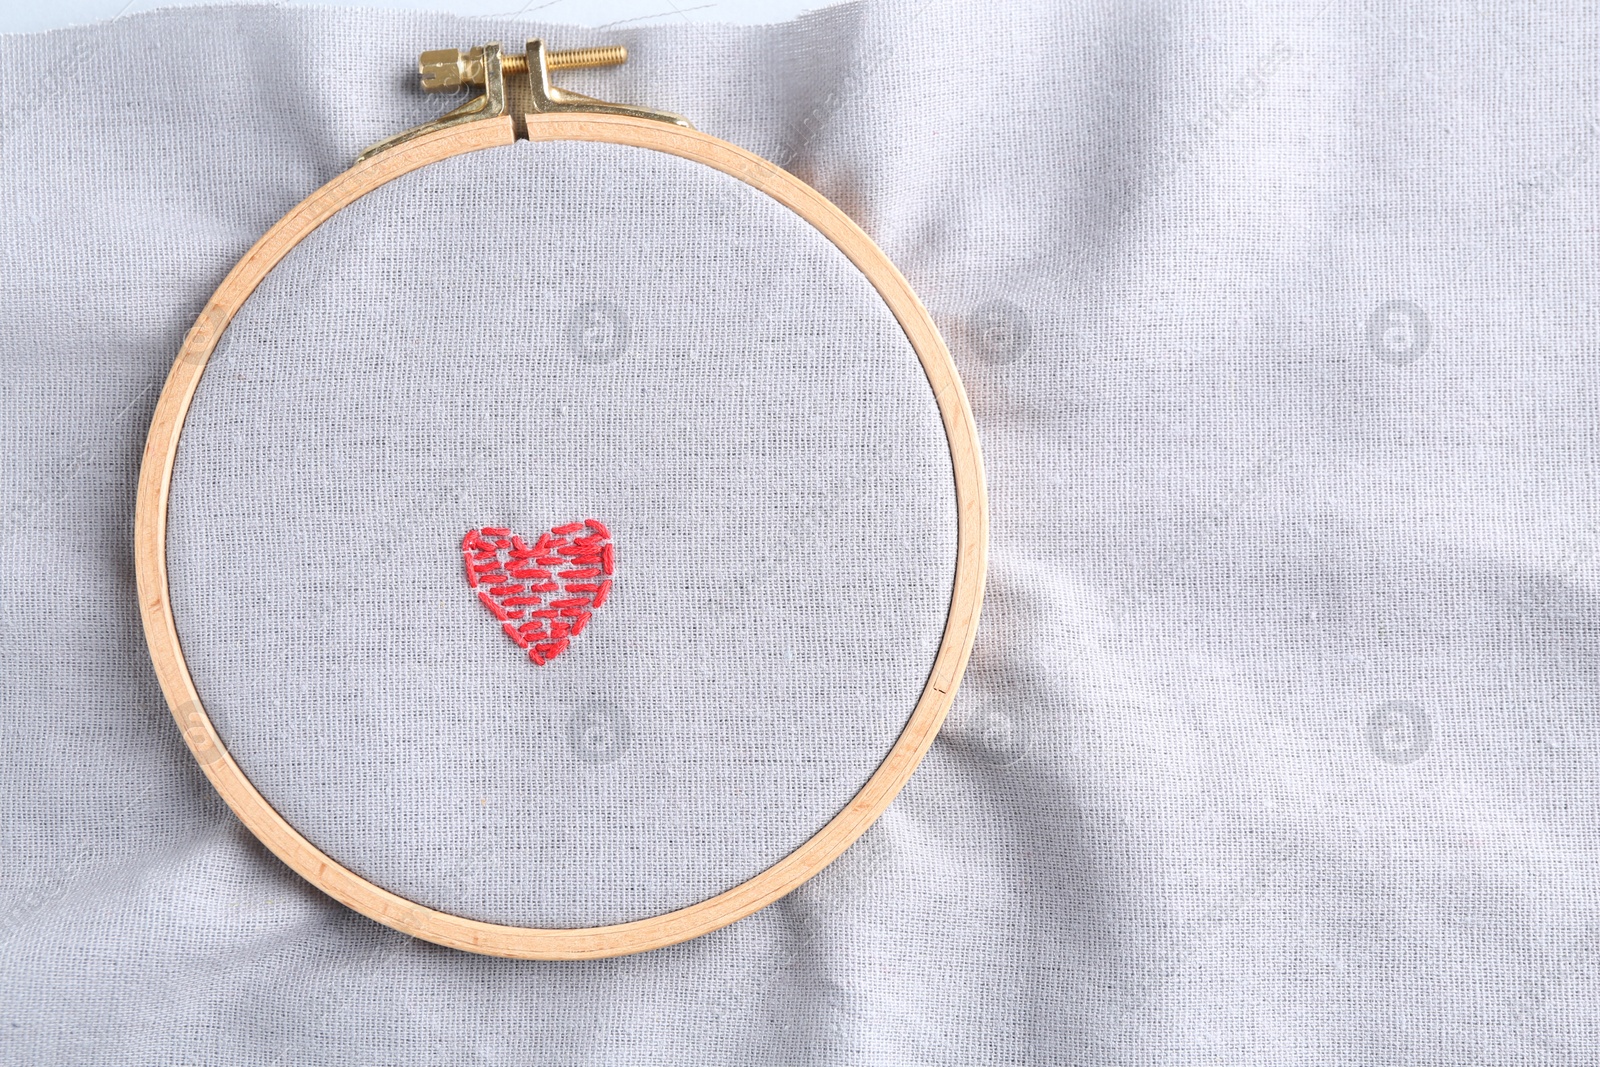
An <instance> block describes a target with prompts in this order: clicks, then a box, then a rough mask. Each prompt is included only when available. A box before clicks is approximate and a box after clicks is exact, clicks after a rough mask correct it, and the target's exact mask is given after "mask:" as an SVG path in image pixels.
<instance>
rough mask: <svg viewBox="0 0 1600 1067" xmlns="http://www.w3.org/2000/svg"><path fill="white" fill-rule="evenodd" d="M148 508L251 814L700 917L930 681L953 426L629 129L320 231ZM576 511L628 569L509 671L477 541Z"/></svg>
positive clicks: (699, 184) (637, 915)
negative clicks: (471, 547)
mask: <svg viewBox="0 0 1600 1067" xmlns="http://www.w3.org/2000/svg"><path fill="white" fill-rule="evenodd" d="M168 515H169V522H170V523H171V525H170V527H169V532H168V541H167V558H168V567H169V573H170V577H171V582H172V599H173V614H174V617H175V618H176V620H177V623H178V632H179V637H180V639H181V641H182V644H183V649H184V655H185V657H186V659H187V661H188V663H189V669H190V672H191V673H192V674H193V676H194V678H195V685H196V687H197V688H198V689H199V692H200V698H201V701H202V702H203V703H204V704H205V706H206V709H207V710H208V711H209V712H210V714H211V715H212V717H213V720H214V721H215V722H216V724H217V729H218V730H219V732H220V733H221V734H222V737H223V740H224V741H225V743H226V744H227V745H228V747H229V750H230V751H231V752H232V753H233V755H234V758H235V759H236V760H238V762H239V765H240V767H241V768H242V769H243V770H244V772H245V774H247V775H248V776H249V777H250V780H251V781H252V782H253V783H255V785H256V787H257V788H258V789H260V790H261V792H262V794H263V795H264V796H265V797H266V798H267V800H268V801H269V802H270V803H271V804H272V805H273V807H275V808H276V809H277V810H278V811H279V812H280V813H281V814H282V815H283V816H284V817H285V818H286V819H288V820H289V822H290V823H291V824H292V825H294V826H295V827H297V828H298V829H299V830H300V831H301V832H302V833H304V834H305V835H306V836H307V837H308V838H309V839H310V840H311V841H312V842H313V843H314V844H316V845H318V846H319V847H321V848H322V849H323V850H324V851H325V852H327V853H329V854H330V855H331V856H333V857H334V858H335V859H337V860H339V861H340V862H342V863H344V864H346V865H347V866H349V867H351V868H352V869H353V870H356V871H358V872H360V873H361V874H362V875H364V876H366V877H368V878H370V879H371V880H373V881H374V882H376V883H377V884H379V885H381V886H383V887H385V888H387V889H390V890H393V891H394V892H397V893H400V894H401V895H402V896H405V897H407V898H408V899H412V900H416V901H418V902H419V903H423V904H426V905H428V906H429V907H433V908H439V909H442V910H445V911H449V912H452V913H455V914H459V915H467V916H470V917H472V918H478V919H485V920H488V921H491V922H503V923H511V924H515V925H522V926H594V925H602V924H605V923H614V922H625V921H628V920H631V919H641V918H646V917H648V916H651V915H657V914H660V913H662V912H666V911H671V910H673V909H675V908H681V907H685V906H687V905H689V904H693V903H695V902H696V901H699V900H703V899H705V898H706V897H709V896H712V895H714V894H716V893H718V892H720V891H722V890H724V889H729V888H731V887H733V886H735V885H737V884H739V883H740V882H743V881H745V880H746V879H748V878H751V877H753V876H755V875H756V874H758V873H760V872H761V871H762V870H764V869H766V868H767V867H769V866H771V865H772V864H773V863H775V862H777V861H778V860H779V859H781V858H782V857H783V856H785V855H786V854H788V853H789V852H791V851H793V850H794V849H795V848H796V847H798V846H799V845H800V844H801V843H802V842H803V841H805V840H806V839H807V838H809V837H810V836H811V835H812V834H814V833H815V832H816V831H817V830H819V829H821V828H822V826H823V824H824V823H826V822H827V821H828V819H830V818H831V817H832V816H833V815H834V814H836V813H837V812H838V811H839V810H840V809H842V808H843V807H844V806H845V804H846V803H848V801H849V799H850V798H851V797H852V796H854V795H855V793H856V792H857V791H858V790H859V789H860V788H861V786H862V784H863V783H864V782H865V781H866V779H867V776H868V775H870V774H871V773H872V771H873V770H874V769H875V768H876V767H877V765H878V763H879V762H880V761H881V760H882V759H883V757H884V754H885V753H887V752H888V751H889V749H890V748H891V747H892V746H893V744H894V740H895V737H896V736H897V735H898V734H899V732H900V730H901V729H902V728H903V727H904V725H905V721H906V718H907V717H908V715H909V714H910V712H911V709H912V708H913V707H915V705H916V703H917V700H918V699H919V697H920V696H921V692H922V687H923V685H924V684H925V683H926V682H927V679H928V672H929V669H930V668H931V666H932V663H933V654H934V652H935V651H936V649H937V648H938V643H939V639H940V637H941V635H942V632H943V630H944V626H945V618H946V615H947V613H948V609H949V604H950V594H951V581H952V577H953V574H954V566H955V482H954V476H953V474H952V471H951V465H950V452H949V445H948V442H947V441H946V438H945V435H944V430H943V427H942V426H941V424H940V421H939V411H938V407H937V406H936V405H935V403H934V400H933V392H932V390H931V389H930V388H929V385H928V379H927V376H926V374H925V373H924V372H923V370H922V366H921V364H920V363H919V362H918V360H917V356H916V353H915V352H914V351H913V350H912V348H911V346H910V344H909V343H908V342H907V340H906V336H905V334H904V332H903V331H902V330H901V329H900V327H899V325H898V323H896V322H895V320H894V317H893V316H892V315H891V314H890V312H889V309H888V308H887V306H885V304H884V303H883V301H882V299H881V298H880V297H878V295H877V293H876V291H875V290H873V289H872V287H871V285H870V283H868V282H867V280H866V278H865V277H863V276H862V274H861V273H860V272H859V271H858V270H856V269H855V267H854V266H852V265H851V264H850V262H849V261H848V260H846V259H845V258H844V254H843V253H841V252H840V251H839V250H838V249H837V248H835V247H834V246H833V245H832V244H831V243H830V242H828V240H827V239H826V238H824V237H823V236H822V235H821V234H820V233H818V232H817V231H816V230H814V229H812V228H811V227H810V226H809V225H807V224H806V223H805V222H804V221H802V220H801V219H800V218H799V217H798V216H797V215H795V214H794V213H793V212H791V211H789V210H788V209H787V208H784V207H783V206H781V205H779V204H778V203H777V202H776V201H774V200H772V199H770V198H768V197H767V196H765V195H764V194H761V193H758V192H756V191H755V190H754V189H751V188H750V187H749V186H747V185H744V184H742V183H740V182H736V181H734V180H733V179H731V178H728V177H727V176H725V175H723V174H721V173H719V172H717V171H714V170H711V169H710V168H708V167H704V166H702V165H700V164H697V163H690V162H688V161H685V160H681V159H678V158H676V157H673V156H666V155H662V154H660V153H654V152H645V151H642V150H640V149H635V148H629V147H625V146H615V145H588V144H572V143H565V144H553V145H552V144H539V145H533V144H528V143H526V142H524V143H521V144H519V145H516V146H514V147H509V148H503V149H497V150H494V151H491V152H480V153H474V154H472V155H468V156H462V157H457V158H456V159H452V160H449V161H447V162H445V163H441V164H439V165H437V166H434V167H429V168H426V169H424V170H421V171H416V172H413V173H412V174H410V175H407V176H405V177H403V178H401V179H399V180H398V181H395V182H393V183H391V184H389V185H387V186H385V187H383V188H382V189H381V190H379V191H377V192H375V193H372V194H370V195H368V196H366V197H363V198H362V199H361V200H360V201H358V202H357V203H356V204H355V205H352V206H351V207H350V208H349V209H347V210H345V211H341V212H339V213H338V214H337V215H336V216H335V217H334V218H333V219H332V220H330V221H329V222H327V223H325V224H324V225H322V226H321V227H319V228H318V229H317V230H316V231H315V232H313V233H312V234H311V235H310V236H309V237H308V238H307V239H306V240H305V241H303V242H302V243H301V244H300V245H299V246H298V247H297V248H296V249H295V250H294V251H293V252H292V253H291V254H290V256H289V258H288V259H287V260H286V261H285V262H284V263H283V264H282V266H281V267H280V268H279V269H277V270H274V271H273V272H272V273H271V274H270V275H269V276H268V278H267V279H266V280H265V281H264V282H263V283H262V285H261V287H260V288H259V289H257V290H256V292H255V293H254V294H253V295H252V296H251V297H250V299H249V300H248V301H247V302H246V304H245V306H244V308H243V309H242V310H241V312H240V314H239V315H238V316H237V317H236V318H235V320H234V323H233V325H231V326H230V327H229V328H228V330H227V332H226V333H225V334H224V336H223V339H222V342H221V345H220V346H219V348H218V351H217V354H216V359H215V362H213V363H212V364H211V365H210V366H208V367H207V369H206V373H205V375H204V377H203V378H202V379H201V384H200V389H199V391H198V392H197V393H196V397H195V402H194V405H193V407H192V408H191V410H190V414H189V418H188V421H187V422H186V424H185V427H184V433H183V437H182V438H181V440H180V444H179V458H178V463H177V465H176V467H175V468H174V471H173V494H172V499H171V503H170V506H169V508H168ZM586 516H594V517H597V518H598V519H600V520H601V522H602V524H603V525H604V527H605V528H606V529H607V530H608V531H609V533H610V535H611V538H612V547H613V549H614V554H615V558H616V560H617V564H616V569H615V576H614V578H613V581H614V583H615V584H614V587H613V589H612V591H611V592H610V595H609V596H608V598H607V600H606V602H605V603H604V604H603V605H602V606H601V608H600V609H599V610H598V611H596V612H595V613H594V614H593V616H592V621H591V622H589V623H588V624H587V625H586V626H585V628H584V630H583V632H582V633H581V634H579V635H578V636H577V637H575V638H573V639H572V644H571V646H570V647H569V648H568V649H567V650H566V651H565V652H563V653H561V654H560V655H558V657H557V658H556V659H554V660H552V661H551V662H550V663H548V664H544V665H542V666H535V665H534V664H532V663H530V662H529V660H528V658H527V657H526V656H525V655H524V654H523V653H522V651H521V650H519V649H518V647H517V646H516V645H515V644H513V643H512V642H511V640H509V639H508V637H507V635H506V634H504V633H503V632H502V630H501V624H500V623H499V622H497V621H496V620H495V618H494V617H493V616H491V614H490V613H489V611H487V610H486V609H485V608H484V606H483V605H482V604H480V603H479V601H478V599H477V597H476V595H475V594H474V593H473V592H472V590H471V589H469V587H468V585H467V581H466V577H465V573H464V570H463V560H462V554H461V544H462V535H463V534H465V533H466V532H467V531H468V530H472V529H476V528H478V527H482V526H488V527H495V528H507V529H510V530H513V531H518V532H520V533H521V534H525V535H527V541H528V542H529V543H536V542H537V539H538V535H539V533H541V532H542V531H544V530H546V529H547V528H549V527H552V526H561V525H563V524H565V523H567V522H569V521H571V520H574V519H580V520H581V519H583V518H585V517H586ZM569 569H580V568H569ZM589 569H591V570H592V569H593V568H589ZM552 573H564V572H559V571H553V572H552ZM512 584H516V583H512ZM588 584H593V583H592V582H591V583H588ZM488 587H490V588H497V587H498V586H497V584H496V583H493V582H491V583H488ZM548 599H560V598H559V597H556V598H548Z"/></svg>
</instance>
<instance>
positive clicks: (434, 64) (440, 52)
mask: <svg viewBox="0 0 1600 1067" xmlns="http://www.w3.org/2000/svg"><path fill="white" fill-rule="evenodd" d="M544 61H545V69H546V70H578V69H580V68H583V67H616V66H621V65H622V64H623V63H626V62H627V61H628V49H627V48H626V47H624V46H623V45H620V44H610V45H605V46H603V47H600V48H569V49H567V50H565V51H562V52H546V53H545V54H544ZM500 62H501V64H502V68H503V69H504V70H505V72H506V74H508V75H518V74H526V73H528V57H527V56H526V55H521V56H505V55H503V56H501V57H500ZM417 73H418V74H419V75H421V77H422V88H423V89H425V90H426V91H428V92H430V93H445V92H450V91H451V90H453V89H459V88H461V87H462V86H463V85H482V84H483V83H484V80H485V78H486V75H485V73H484V69H483V49H482V48H474V49H472V50H471V51H470V52H463V51H462V50H461V49H459V48H438V49H435V50H433V51H431V52H424V53H422V55H420V56H418V57H417Z"/></svg>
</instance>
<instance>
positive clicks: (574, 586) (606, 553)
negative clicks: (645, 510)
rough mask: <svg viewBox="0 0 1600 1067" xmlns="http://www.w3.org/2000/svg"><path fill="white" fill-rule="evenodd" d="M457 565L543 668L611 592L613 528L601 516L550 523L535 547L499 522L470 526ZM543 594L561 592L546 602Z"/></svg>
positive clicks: (519, 644) (580, 630)
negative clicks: (563, 522) (552, 524)
mask: <svg viewBox="0 0 1600 1067" xmlns="http://www.w3.org/2000/svg"><path fill="white" fill-rule="evenodd" d="M584 531H587V532H586V533H585V532H584ZM579 534H581V535H582V536H578V535H579ZM461 562H462V566H464V567H465V568H466V574H467V588H469V589H472V590H474V591H475V592H476V593H477V594H478V599H479V600H480V601H481V602H482V603H483V606H484V607H485V608H487V609H488V611H489V614H491V615H493V616H494V617H495V621H497V622H499V623H500V629H501V630H503V631H505V635H506V636H507V637H509V638H510V639H511V641H512V642H513V643H514V644H515V645H516V646H517V647H518V648H520V649H523V650H525V651H526V652H527V653H528V658H529V659H530V660H532V661H533V662H534V663H536V664H538V665H539V666H541V667H542V666H544V665H545V664H546V663H549V662H550V661H551V660H553V659H555V658H556V657H557V656H559V655H561V653H563V652H565V651H566V650H567V647H568V646H569V645H570V644H571V643H572V638H574V637H577V636H578V635H579V634H581V633H583V628H584V627H585V626H587V625H588V624H589V618H590V616H591V614H592V613H593V612H595V611H597V610H599V608H600V606H601V605H602V604H604V603H605V602H606V597H608V596H610V595H611V572H612V567H613V557H612V552H611V531H610V530H608V529H606V527H605V524H604V523H602V522H600V521H599V520H598V519H584V520H583V521H582V522H569V523H566V524H565V525H563V526H555V527H552V528H551V529H549V530H547V531H546V532H544V533H542V534H540V535H539V538H538V540H537V541H536V542H535V543H534V544H532V545H530V544H528V542H527V541H525V540H523V539H522V537H521V535H519V534H513V533H512V532H511V531H510V530H509V529H507V528H505V527H503V526H484V527H482V528H480V529H477V530H468V531H467V534H466V536H465V537H463V538H462V539H461ZM557 567H559V568H563V569H562V570H559V571H552V570H549V569H546V568H557ZM602 577H603V578H604V580H603V581H600V582H598V583H597V582H596V581H595V580H594V579H596V578H602ZM557 579H559V581H558V580H557ZM548 593H559V594H561V596H560V597H558V598H552V599H548V600H547V599H546V598H545V596H544V594H548ZM523 620H530V621H523Z"/></svg>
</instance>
